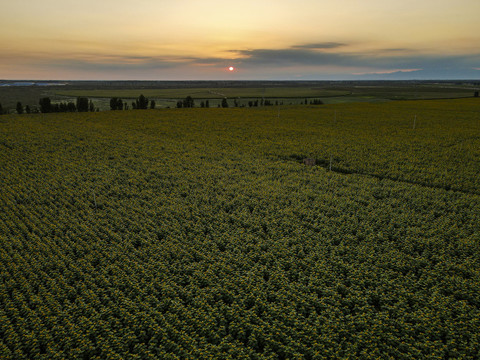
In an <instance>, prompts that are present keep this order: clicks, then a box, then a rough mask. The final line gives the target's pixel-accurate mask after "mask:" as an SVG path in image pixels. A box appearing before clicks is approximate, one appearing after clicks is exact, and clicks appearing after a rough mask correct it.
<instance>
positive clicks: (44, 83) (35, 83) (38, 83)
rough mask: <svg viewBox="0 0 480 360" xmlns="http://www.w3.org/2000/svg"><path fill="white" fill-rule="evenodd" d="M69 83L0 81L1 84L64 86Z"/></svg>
mask: <svg viewBox="0 0 480 360" xmlns="http://www.w3.org/2000/svg"><path fill="white" fill-rule="evenodd" d="M62 85H67V84H65V83H51V82H28V81H19V82H0V86H62Z"/></svg>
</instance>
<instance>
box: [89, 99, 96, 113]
mask: <svg viewBox="0 0 480 360" xmlns="http://www.w3.org/2000/svg"><path fill="white" fill-rule="evenodd" d="M88 110H90V112H94V111H95V105H93V101H92V100H90V102H89V103H88Z"/></svg>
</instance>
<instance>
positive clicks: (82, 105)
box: [77, 97, 89, 112]
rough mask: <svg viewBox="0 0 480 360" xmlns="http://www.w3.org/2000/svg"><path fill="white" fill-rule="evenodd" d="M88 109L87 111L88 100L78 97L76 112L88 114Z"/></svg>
mask: <svg viewBox="0 0 480 360" xmlns="http://www.w3.org/2000/svg"><path fill="white" fill-rule="evenodd" d="M88 109H89V103H88V98H86V97H78V98H77V111H78V112H88Z"/></svg>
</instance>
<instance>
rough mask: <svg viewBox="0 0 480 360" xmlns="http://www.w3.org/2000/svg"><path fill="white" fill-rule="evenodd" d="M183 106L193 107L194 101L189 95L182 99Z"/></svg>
mask: <svg viewBox="0 0 480 360" xmlns="http://www.w3.org/2000/svg"><path fill="white" fill-rule="evenodd" d="M183 107H186V108H193V107H195V101H194V100H193V98H192V97H191V96H187V97H186V98H185V100H183Z"/></svg>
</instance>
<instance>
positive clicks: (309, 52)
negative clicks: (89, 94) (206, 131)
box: [0, 0, 480, 79]
mask: <svg viewBox="0 0 480 360" xmlns="http://www.w3.org/2000/svg"><path fill="white" fill-rule="evenodd" d="M131 5H132V3H131V2H130V1H128V2H127V1H126V0H104V1H102V2H100V3H99V2H98V1H93V0H85V1H82V2H78V1H73V0H63V1H58V0H44V1H41V2H32V1H29V0H18V1H15V2H7V3H5V4H3V6H2V12H1V13H0V48H1V49H2V52H1V53H0V78H5V79H7V78H35V77H36V78H45V77H48V78H58V77H59V76H62V77H66V78H76V77H79V78H88V77H91V78H98V77H101V76H104V77H105V78H119V79H120V78H125V77H127V78H149V77H153V78H158V79H162V78H165V77H170V76H179V75H181V74H183V75H182V76H183V77H185V78H196V77H198V76H205V77H215V76H216V75H215V74H219V75H218V76H221V74H220V73H219V72H218V68H219V65H221V64H222V63H223V64H224V63H225V62H227V61H228V60H234V61H235V63H236V64H241V65H242V74H244V75H245V76H251V77H257V76H258V74H261V73H262V71H263V72H264V73H266V74H270V75H268V76H271V77H275V76H284V75H286V74H289V76H292V77H294V76H296V75H295V74H297V72H298V71H299V70H300V72H302V71H301V69H302V68H303V69H305V71H303V72H304V73H305V74H307V70H308V74H312V73H313V74H315V73H316V70H315V68H317V69H318V73H319V74H320V73H322V74H323V73H325V71H327V72H328V71H330V72H333V71H337V72H338V68H339V66H342V64H343V70H342V69H340V73H343V74H345V75H348V74H350V75H352V74H355V73H381V72H383V73H385V74H388V73H389V72H394V71H395V70H396V69H406V70H402V71H404V72H406V71H408V69H420V68H424V67H425V66H424V65H423V64H420V63H419V62H420V61H431V59H433V58H435V57H439V58H443V57H447V56H450V57H452V58H454V57H456V56H457V57H458V56H461V57H466V58H468V59H467V60H468V61H463V60H462V61H463V62H462V64H464V65H465V67H469V68H470V69H472V70H473V69H478V68H479V64H480V55H479V53H480V50H479V49H478V43H480V25H479V24H480V23H479V22H478V20H477V17H478V14H479V13H480V2H478V1H477V0H457V1H455V3H452V2H451V1H450V0H435V1H434V0H424V1H422V2H418V1H413V0H405V1H402V2H392V1H388V2H385V1H381V0H368V1H365V2H358V0H337V1H336V2H324V1H318V0H306V1H304V2H303V3H302V4H299V3H298V1H293V0H276V1H275V0H265V1H263V2H260V3H259V2H258V1H253V0H245V1H243V2H241V3H238V4H236V5H235V6H232V4H231V3H225V2H223V1H219V0H205V1H202V2H194V1H191V0H177V1H175V2H167V3H162V4H159V3H158V1H156V0H141V2H140V4H139V6H136V7H132V6H131ZM342 56H343V58H342ZM355 58H358V60H359V64H358V65H355V61H354V59H355ZM369 58H371V59H372V61H371V62H370V63H371V64H372V65H371V66H370V67H369V65H368V64H369V62H368V61H367V60H368V59H369ZM382 58H385V59H387V60H385V61H384V62H383V63H382V61H381V59H382ZM403 58H405V59H406V60H405V61H404V63H401V62H399V63H392V64H391V66H387V65H388V61H389V60H390V59H391V61H396V60H395V59H400V60H401V59H403ZM345 59H347V60H345ZM475 59H477V60H475ZM362 61H363V62H362ZM475 61H477V62H475ZM377 62H378V64H377ZM435 66H436V67H437V68H438V67H439V66H438V64H436V65H435ZM365 67H367V68H368V69H366V70H365ZM432 67H433V66H432ZM450 67H451V66H450ZM208 69H210V70H208ZM215 69H217V70H215ZM289 69H290V70H289ZM328 69H330V70H328ZM235 70H236V69H235V68H233V70H230V69H229V71H228V72H234V73H236V71H235ZM320 70H321V72H320ZM477 71H478V70H477ZM414 72H415V71H411V73H414ZM69 74H70V75H69ZM237 75H240V74H237ZM244 75H242V76H244Z"/></svg>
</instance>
